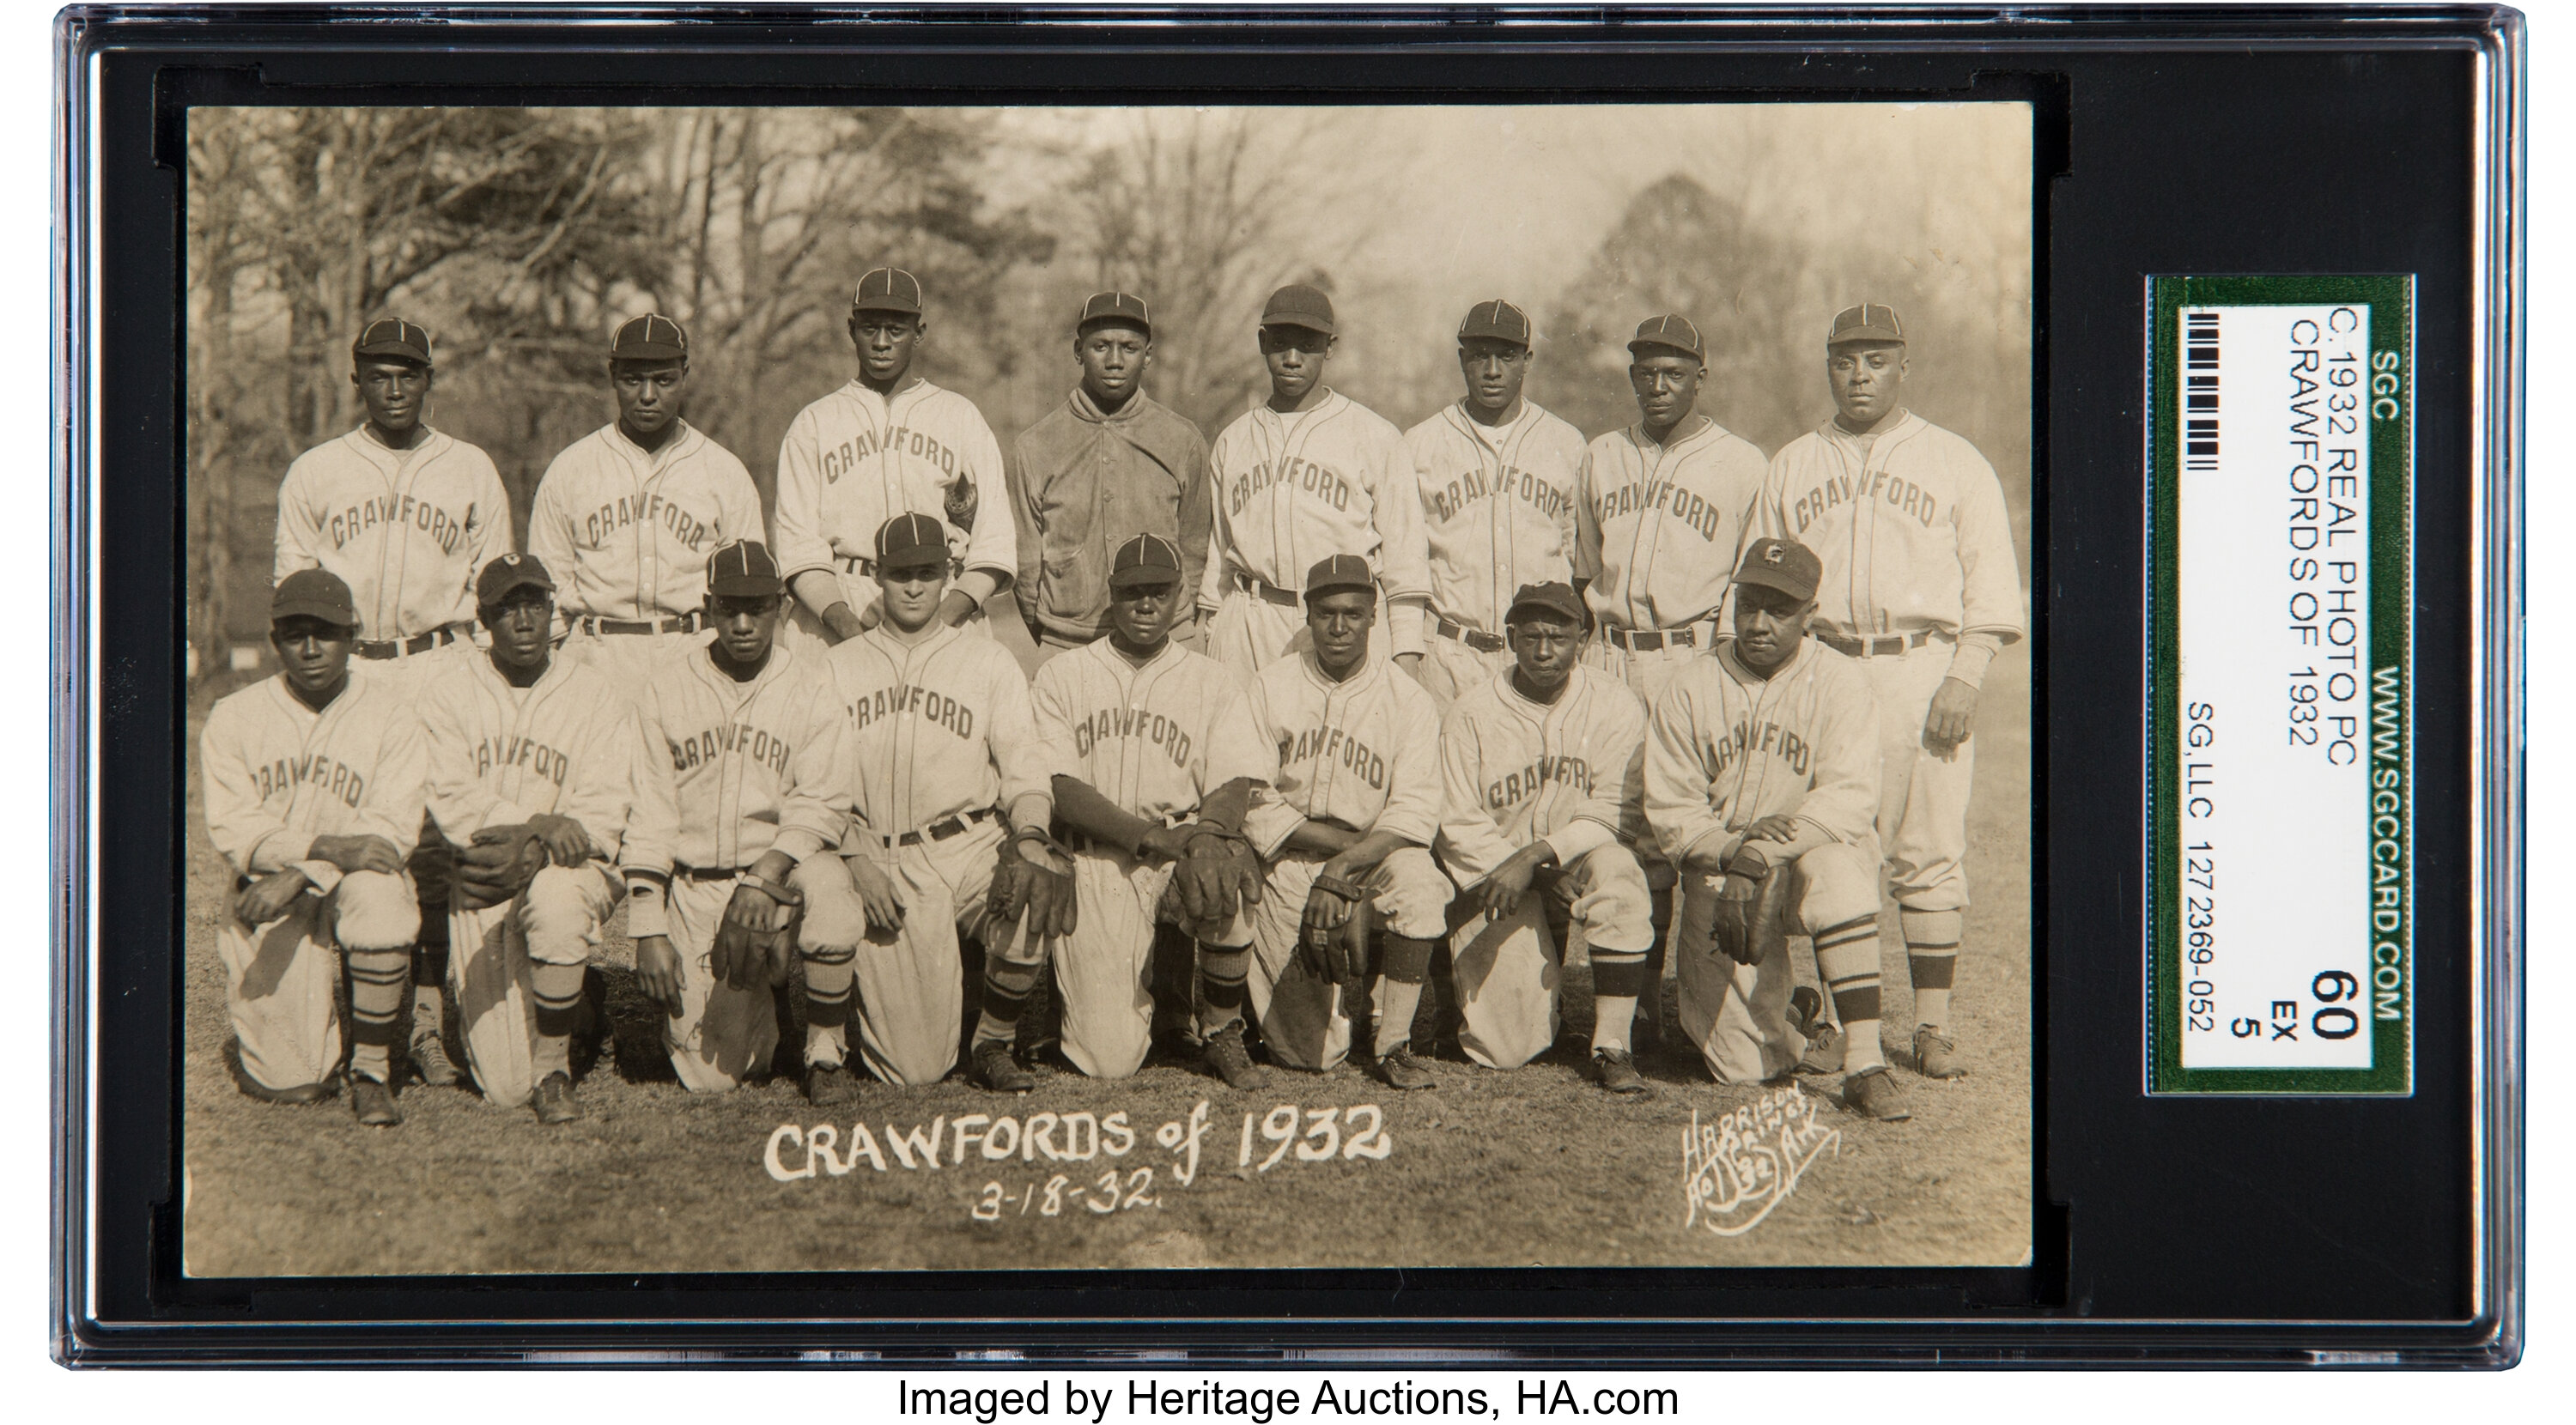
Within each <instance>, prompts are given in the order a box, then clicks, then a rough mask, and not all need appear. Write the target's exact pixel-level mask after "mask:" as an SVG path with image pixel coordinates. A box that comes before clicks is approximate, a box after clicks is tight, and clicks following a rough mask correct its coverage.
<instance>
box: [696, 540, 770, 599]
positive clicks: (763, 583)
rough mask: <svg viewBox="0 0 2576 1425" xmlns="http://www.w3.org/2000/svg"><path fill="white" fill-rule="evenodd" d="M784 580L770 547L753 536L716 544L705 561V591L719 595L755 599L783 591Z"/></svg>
mask: <svg viewBox="0 0 2576 1425" xmlns="http://www.w3.org/2000/svg"><path fill="white" fill-rule="evenodd" d="M786 589H787V585H786V583H785V581H783V580H781V579H780V578H779V577H778V561H777V559H776V558H774V557H772V556H771V554H770V552H769V546H768V545H765V544H763V543H761V542H760V541H759V540H756V539H737V540H735V541H734V542H733V543H731V544H723V545H718V546H716V552H715V554H714V556H713V557H711V558H710V559H708V560H707V592H708V593H710V594H713V595H715V596H716V597H718V598H724V599H741V598H758V597H760V596H761V595H763V594H777V593H784V592H785V591H786Z"/></svg>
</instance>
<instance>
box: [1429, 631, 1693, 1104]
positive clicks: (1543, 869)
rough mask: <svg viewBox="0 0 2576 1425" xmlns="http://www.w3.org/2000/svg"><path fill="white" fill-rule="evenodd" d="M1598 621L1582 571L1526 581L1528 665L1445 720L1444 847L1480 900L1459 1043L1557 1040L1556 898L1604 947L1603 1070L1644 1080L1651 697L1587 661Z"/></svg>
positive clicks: (1502, 1049) (1600, 978)
mask: <svg viewBox="0 0 2576 1425" xmlns="http://www.w3.org/2000/svg"><path fill="white" fill-rule="evenodd" d="M1586 631H1587V630H1586V619H1585V616H1584V609H1583V600H1582V597H1581V596H1580V595H1578V594H1576V593H1575V592H1574V589H1573V587H1572V586H1571V585H1568V584H1536V585H1525V586H1523V587H1522V589H1521V590H1520V592H1519V593H1518V594H1516V595H1514V596H1513V599H1512V603H1511V609H1510V611H1509V614H1508V617H1507V620H1506V630H1505V637H1506V638H1508V639H1509V640H1510V641H1511V648H1512V657H1513V660H1514V663H1513V666H1512V667H1511V668H1510V669H1508V670H1506V671H1504V672H1502V673H1498V674H1495V675H1493V676H1491V677H1489V678H1487V679H1485V680H1484V681H1483V682H1482V683H1479V684H1477V685H1475V686H1474V687H1472V688H1470V689H1468V690H1466V691H1465V692H1463V693H1461V694H1460V695H1459V698H1458V701H1457V702H1456V703H1455V704H1453V705H1452V706H1451V707H1450V710H1449V718H1448V721H1447V722H1446V723H1445V724H1443V726H1442V728H1441V733H1440V766H1441V780H1442V784H1443V787H1444V789H1445V793H1446V797H1445V801H1444V803H1443V807H1442V811H1441V817H1440V857H1441V860H1442V861H1443V862H1444V863H1445V864H1446V865H1447V866H1448V868H1449V873H1450V874H1451V875H1452V876H1454V877H1456V878H1457V881H1458V884H1459V885H1460V886H1462V887H1464V888H1465V889H1466V891H1467V895H1468V899H1469V900H1470V902H1471V903H1472V904H1473V906H1474V908H1475V910H1476V911H1477V912H1478V913H1479V914H1478V915H1477V916H1475V917H1474V918H1472V919H1470V921H1469V923H1468V924H1467V925H1466V926H1465V927H1463V928H1462V929H1461V930H1460V932H1459V934H1458V936H1457V938H1456V940H1455V941H1454V942H1453V944H1452V952H1453V954H1454V957H1455V964H1456V966H1457V984H1458V1000H1459V1010H1460V1013H1461V1015H1462V1017H1463V1019H1464V1023H1463V1024H1462V1025H1461V1026H1460V1028H1459V1032H1458V1043H1459V1047H1461V1048H1463V1049H1465V1050H1466V1051H1467V1053H1468V1055H1469V1056H1470V1057H1472V1058H1474V1059H1476V1060H1477V1061H1478V1062H1480V1063H1485V1064H1491V1065H1493V1066H1495V1067H1496V1068H1504V1069H1509V1068H1517V1067H1519V1066H1520V1065H1522V1064H1525V1063H1528V1062H1529V1061H1530V1060H1531V1059H1532V1058H1534V1057H1536V1056H1537V1055H1538V1054H1540V1053H1541V1052H1543V1051H1545V1050H1546V1049H1547V1047H1548V1046H1549V1045H1551V1044H1553V1043H1555V1042H1556V980H1557V969H1558V965H1559V962H1560V955H1561V953H1562V952H1561V949H1560V947H1559V945H1558V944H1557V943H1556V942H1555V941H1554V939H1553V937H1552V936H1551V935H1550V933H1549V930H1550V927H1549V924H1548V921H1549V920H1550V919H1556V920H1558V921H1559V928H1561V927H1562V921H1563V919H1564V917H1563V916H1562V915H1560V916H1555V917H1551V916H1549V915H1547V914H1546V913H1545V908H1546V906H1547V904H1548V902H1549V901H1550V900H1553V901H1555V902H1556V903H1558V904H1562V905H1569V906H1571V907H1572V910H1571V919H1572V920H1573V921H1575V922H1576V923H1579V924H1580V925H1581V926H1582V927H1583V938H1584V941H1585V943H1586V944H1588V945H1589V946H1590V947H1591V954H1592V1002H1593V1019H1592V1024H1593V1028H1592V1066H1593V1074H1594V1077H1596V1078H1597V1079H1599V1080H1600V1083H1601V1086H1602V1087H1603V1088H1606V1089H1608V1090H1610V1091H1611V1092H1613V1093H1620V1094H1639V1093H1644V1092H1646V1081H1645V1079H1644V1078H1643V1077H1642V1076H1641V1075H1639V1074H1638V1072H1637V1066H1636V1061H1635V1058H1634V1056H1633V1055H1632V1054H1631V1053H1630V1051H1629V1048H1628V1025H1629V1021H1630V1020H1631V1019H1632V1018H1634V1016H1635V1014H1636V1009H1637V998H1638V994H1639V992H1640V991H1641V990H1642V989H1643V988H1644V984H1645V978H1646V974H1647V960H1648V954H1647V952H1648V951H1649V950H1651V949H1652V948H1653V946H1654V942H1655V933H1656V927H1657V926H1658V925H1660V924H1662V923H1663V917H1662V916H1661V915H1659V914H1657V913H1656V912H1657V910H1658V907H1657V906H1656V905H1655V897H1654V896H1652V895H1651V894H1650V893H1649V892H1648V891H1647V889H1646V873H1645V871H1644V870H1643V869H1641V868H1640V867H1639V865H1638V863H1637V854H1636V852H1635V850H1634V849H1633V848H1632V847H1631V845H1630V844H1629V840H1628V839H1626V838H1633V837H1634V836H1635V835H1636V834H1637V833H1638V832H1639V831H1640V830H1641V829H1642V825H1643V824H1642V822H1641V821H1640V819H1639V813H1640V808H1639V805H1638V801H1639V792H1638V787H1637V778H1638V777H1639V776H1641V775H1642V767H1643V756H1644V753H1643V744H1644V740H1645V735H1646V709H1645V705H1644V704H1642V703H1640V702H1638V701H1637V695H1636V694H1635V693H1633V692H1630V691H1629V690H1628V688H1627V687H1626V685H1625V684H1622V683H1620V682H1618V681H1617V680H1615V679H1613V678H1611V677H1609V676H1608V675H1606V674H1602V673H1596V672H1594V671H1592V670H1591V669H1588V668H1584V667H1582V666H1580V660H1581V658H1582V654H1583V640H1584V636H1585V633H1586ZM1534 888H1535V889H1537V890H1539V891H1541V892H1543V894H1536V895H1534V894H1531V892H1532V890H1533V889H1534ZM1384 1069H1385V1074H1386V1080H1387V1082H1388V1083H1390V1084H1394V1085H1395V1086H1396V1087H1398V1088H1410V1087H1414V1086H1415V1085H1414V1084H1412V1083H1408V1082H1405V1081H1403V1079H1402V1078H1400V1077H1399V1075H1400V1074H1403V1073H1404V1072H1405V1071H1406V1070H1408V1069H1410V1070H1411V1071H1412V1072H1413V1073H1417V1074H1418V1073H1420V1071H1419V1069H1418V1068H1415V1067H1414V1066H1412V1064H1411V1055H1410V1054H1405V1055H1403V1057H1402V1059H1401V1060H1390V1061H1387V1062H1386V1063H1385V1065H1384ZM1421 1078H1422V1080H1423V1083H1424V1084H1425V1085H1427V1084H1428V1082H1429V1075H1427V1074H1422V1075H1421Z"/></svg>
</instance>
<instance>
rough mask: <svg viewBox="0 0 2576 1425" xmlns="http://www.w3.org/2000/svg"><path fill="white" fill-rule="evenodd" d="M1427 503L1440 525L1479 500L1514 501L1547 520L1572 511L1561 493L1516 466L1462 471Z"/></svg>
mask: <svg viewBox="0 0 2576 1425" xmlns="http://www.w3.org/2000/svg"><path fill="white" fill-rule="evenodd" d="M1430 500H1431V515H1432V518H1434V519H1437V520H1439V521H1440V522H1441V523H1443V524H1446V523H1448V522H1449V521H1451V520H1454V519H1456V518H1458V517H1459V516H1460V515H1463V514H1465V513H1467V507H1468V506H1469V505H1470V504H1472V503H1474V502H1476V501H1479V500H1514V501H1517V502H1519V503H1520V504H1524V505H1527V506H1529V507H1530V509H1532V510H1534V511H1536V512H1537V513H1538V514H1539V515H1540V516H1541V517H1543V518H1546V519H1551V520H1562V519H1564V518H1565V517H1566V516H1567V515H1569V514H1571V513H1573V510H1574V501H1573V500H1572V499H1571V498H1570V497H1568V496H1567V494H1566V492H1565V491H1563V490H1560V489H1558V488H1557V487H1556V486H1555V485H1552V484H1550V483H1549V482H1548V480H1547V478H1546V477H1545V476H1541V475H1536V474H1532V473H1531V472H1529V471H1527V470H1523V469H1521V468H1520V467H1519V466H1517V465H1506V466H1504V467H1503V468H1502V469H1501V470H1500V471H1486V470H1470V471H1466V472H1464V473H1463V474H1462V475H1460V476H1459V478H1457V479H1455V480H1452V481H1450V482H1449V484H1448V486H1447V487H1446V488H1444V489H1438V490H1433V491H1431V492H1430Z"/></svg>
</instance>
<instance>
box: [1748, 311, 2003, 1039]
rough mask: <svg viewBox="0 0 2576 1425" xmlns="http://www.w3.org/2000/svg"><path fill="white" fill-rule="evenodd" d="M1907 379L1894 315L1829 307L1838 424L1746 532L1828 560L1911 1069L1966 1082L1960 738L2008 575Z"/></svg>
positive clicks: (1982, 500) (1806, 442)
mask: <svg viewBox="0 0 2576 1425" xmlns="http://www.w3.org/2000/svg"><path fill="white" fill-rule="evenodd" d="M1905 369H1906V360H1905V328H1904V326H1903V324H1902V323H1900V322H1899V321H1898V320H1897V316H1896V312H1895V311H1894V309H1892V308H1889V307H1886V306H1882V305H1879V304H1877V303H1863V304H1861V305H1860V306H1857V307H1847V308H1845V309H1844V310H1843V311H1841V312H1840V313H1838V314H1836V316H1835V317H1834V322H1833V326H1832V327H1831V328H1830V329H1829V330H1828V331H1827V333H1826V336H1825V376H1826V380H1827V382H1828V384H1829V385H1830V386H1831V387H1832V389H1833V395H1834V416H1833V419H1831V420H1829V421H1827V422H1825V423H1824V424H1823V425H1821V426H1818V427H1817V428H1816V429H1815V430H1813V431H1810V432H1808V433H1807V434H1805V435H1802V436H1800V437H1798V438H1797V439H1796V440H1793V441H1791V442H1789V443H1788V444H1787V445H1785V446H1782V447H1781V449H1780V454H1779V455H1778V457H1776V458H1775V459H1774V460H1773V461H1772V462H1771V472H1770V477H1769V479H1768V480H1767V481H1766V482H1765V483H1764V485H1763V488H1762V498H1761V500H1760V502H1759V505H1758V508H1757V511H1756V515H1755V525H1756V532H1757V533H1761V534H1768V535H1777V536H1781V537H1784V538H1790V539H1796V540H1798V541H1800V542H1801V543H1804V544H1806V545H1807V546H1808V547H1810V548H1812V549H1814V550H1815V551H1816V552H1817V554H1818V555H1820V556H1821V557H1822V558H1823V560H1824V576H1823V580H1822V582H1820V583H1819V584H1818V585H1817V608H1816V623H1815V629H1816V637H1817V639H1818V640H1819V641H1821V642H1822V643H1824V644H1825V645H1826V646H1827V647H1829V648H1832V649H1835V650H1836V651H1838V652H1840V653H1842V654H1844V655H1846V656H1847V657H1850V658H1853V659H1857V660H1858V661H1859V663H1860V667H1861V671H1862V672H1863V673H1864V674H1866V675H1867V676H1868V679H1869V684H1870V687H1871V689H1872V690H1873V691H1874V692H1875V693H1876V695H1877V699H1878V713H1879V718H1880V723H1879V745H1880V747H1881V749H1882V751H1883V753H1884V756H1885V759H1886V765H1885V771H1884V772H1883V774H1882V776H1883V779H1884V780H1883V785H1882V788H1881V794H1880V801H1879V804H1878V834H1879V837H1880V839H1881V840H1882V841H1883V842H1884V843H1885V845H1886V848H1887V880H1888V884H1889V885H1890V886H1891V887H1892V888H1893V889H1894V891H1895V895H1896V907H1897V912H1898V916H1899V920H1900V923H1901V924H1902V925H1903V927H1904V931H1905V953H1906V964H1907V968H1908V970H1909V971H1910V972H1911V978H1912V979H1913V982H1914V1018H1915V1030H1914V1044H1913V1049H1914V1061H1915V1067H1916V1068H1918V1069H1919V1070H1920V1071H1921V1072H1922V1073H1923V1074H1924V1075H1926V1076H1927V1077H1930V1078H1937V1079H1947V1078H1956V1077H1958V1076H1959V1075H1960V1074H1963V1073H1965V1072H1966V1070H1965V1069H1964V1068H1962V1067H1961V1066H1960V1064H1959V1062H1958V1058H1957V1047H1956V1045H1955V1044H1954V1043H1953V1042H1952V1040H1951V1038H1950V1034H1949V1028H1948V1026H1949V1021H1950V985H1951V979H1952V972H1953V971H1954V969H1955V968H1956V967H1957V964H1958V956H1959V942H1960V939H1961V935H1962V932H1963V931H1964V930H1965V928H1966V924H1967V909H1968V873H1967V868H1966V866H1965V865H1964V864H1963V859H1964V857H1965V855H1966V853H1967V848H1968V792H1969V788H1970V786H1971V785H1972V784H1973V782H1974V780H1975V779H1974V770H1975V763H1976V747H1975V744H1974V742H1973V740H1972V739H1971V737H1970V733H1971V732H1972V731H1973V728H1974V724H1975V721H1976V715H1977V687H1978V684H1979V683H1980V681H1982V680H1983V679H1984V677H1985V673H1986V665H1987V664H1988V663H1990V662H1992V661H1993V659H1994V656H1995V653H1996V651H1997V650H1999V649H2000V648H2002V647H2003V646H2004V645H2005V644H2007V643H2010V642H2012V641H2013V640H2015V639H2017V638H2019V637H2021V617H2022V616H2021V571H2020V569H2019V567H2018V565H2017V564H2016V562H2015V560H2014V557H2013V547H2012V521H2011V518H2010V516H2008V515H2007V514H2006V513H2005V510H2004V495H2003V487H2002V485H2001V484H2000V483H1999V482H1998V481H1997V480H1996V479H1995V470H1994V467H1993V466H1991V465H1989V464H1987V463H1986V459H1985V457H1984V456H1982V455H1979V454H1978V453H1977V448H1976V447H1975V446H1973V445H1970V444H1969V443H1968V442H1967V441H1966V440H1964V439H1962V438H1961V437H1959V436H1957V435H1954V434H1952V433H1951V432H1949V431H1946V430H1943V429H1942V428H1940V427H1939V426H1936V425H1933V424H1932V423H1931V422H1929V421H1926V420H1925V419H1923V418H1922V417H1921V416H1918V415H1915V414H1913V413H1912V412H1910V411H1908V410H1906V409H1905V407H1904V406H1903V405H1902V404H1900V402H1899V398H1900V397H1901V396H1902V395H1903V394H1904V387H1905Z"/></svg>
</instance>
